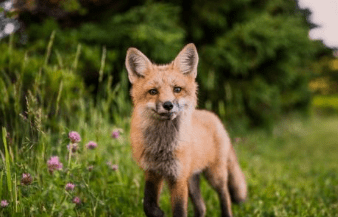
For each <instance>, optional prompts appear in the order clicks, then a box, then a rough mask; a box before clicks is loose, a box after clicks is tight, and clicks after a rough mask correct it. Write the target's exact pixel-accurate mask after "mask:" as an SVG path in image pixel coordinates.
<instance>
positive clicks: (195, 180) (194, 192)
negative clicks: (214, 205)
mask: <svg viewBox="0 0 338 217" xmlns="http://www.w3.org/2000/svg"><path fill="white" fill-rule="evenodd" d="M199 186H200V175H199V174H194V175H193V176H192V177H191V178H190V180H189V197H190V199H191V202H192V203H193V205H194V213H195V217H203V216H204V215H205V211H206V208H205V204H204V201H203V198H202V195H201V190H200V187H199Z"/></svg>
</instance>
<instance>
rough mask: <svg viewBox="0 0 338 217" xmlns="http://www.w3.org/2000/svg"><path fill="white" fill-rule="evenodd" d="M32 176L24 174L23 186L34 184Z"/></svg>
mask: <svg viewBox="0 0 338 217" xmlns="http://www.w3.org/2000/svg"><path fill="white" fill-rule="evenodd" d="M32 181H33V179H32V176H31V174H29V173H23V174H22V178H21V184H22V185H29V184H32Z"/></svg>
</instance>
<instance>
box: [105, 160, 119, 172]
mask: <svg viewBox="0 0 338 217" xmlns="http://www.w3.org/2000/svg"><path fill="white" fill-rule="evenodd" d="M106 164H107V165H108V166H109V167H110V168H111V169H112V170H114V171H115V170H118V168H119V165H117V164H112V163H111V162H110V161H107V163H106Z"/></svg>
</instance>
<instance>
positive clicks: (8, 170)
mask: <svg viewBox="0 0 338 217" xmlns="http://www.w3.org/2000/svg"><path fill="white" fill-rule="evenodd" d="M6 135H7V131H6V128H4V127H2V141H3V143H4V147H5V160H6V162H5V166H6V178H7V189H8V192H9V194H10V195H11V199H12V201H13V195H12V180H11V177H12V176H11V163H10V158H9V152H8V147H7V140H6Z"/></svg>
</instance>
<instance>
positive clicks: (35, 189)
mask: <svg viewBox="0 0 338 217" xmlns="http://www.w3.org/2000/svg"><path fill="white" fill-rule="evenodd" d="M53 37H54V36H53V35H52V36H51V40H50V43H49V44H48V46H47V48H46V52H45V56H44V58H38V57H36V56H35V55H32V54H31V53H30V52H28V51H27V52H26V51H24V50H18V49H16V48H15V47H14V46H13V44H11V42H10V43H9V45H6V44H0V47H1V48H2V49H1V50H2V51H3V52H1V55H0V93H1V97H0V118H1V119H0V123H2V126H1V127H3V128H2V131H0V132H1V137H0V140H1V141H0V151H1V159H0V200H7V201H8V202H9V206H8V207H5V208H1V207H0V216H135V217H138V216H144V214H143V208H142V198H143V188H144V179H143V173H142V171H141V170H140V169H139V168H138V167H137V166H136V163H135V162H134V161H133V160H132V157H131V148H130V142H129V128H130V127H129V122H130V119H129V114H130V110H131V108H130V104H129V103H127V102H126V101H125V98H126V97H127V94H128V92H127V89H126V82H127V76H125V78H123V79H124V80H122V81H121V82H120V84H119V85H118V86H115V87H112V85H111V84H112V83H111V82H112V79H113V78H112V77H111V76H109V73H108V72H107V71H106V70H105V68H104V66H105V55H106V50H105V49H103V51H102V58H101V59H98V60H97V61H98V62H100V61H101V66H100V68H98V69H97V70H98V72H99V74H100V76H99V83H100V86H99V89H98V93H97V95H96V96H94V99H93V98H91V97H90V96H91V95H89V94H88V93H87V90H85V88H84V86H82V85H83V83H82V81H81V77H80V76H79V74H78V73H77V71H76V65H77V64H78V62H79V61H81V46H80V45H79V46H78V48H77V49H76V50H74V51H73V53H74V54H73V55H72V56H73V57H74V58H73V60H74V61H73V62H69V63H68V61H65V59H63V58H65V57H63V56H60V55H58V53H57V52H56V51H53V49H52V47H53ZM53 55H56V56H57V57H58V62H57V63H56V64H52V63H49V61H48V60H49V58H51V57H53ZM54 57H55V56H54ZM41 60H43V61H41ZM103 77H105V78H107V79H103V80H101V79H102V78H103ZM125 114H128V115H125ZM337 126H338V118H337V117H334V116H332V117H314V118H313V119H312V120H311V121H307V122H301V121H299V120H298V119H295V118H291V119H289V118H286V119H285V120H284V121H283V122H282V123H281V124H280V125H279V126H276V127H275V129H274V131H273V135H269V136H267V135H266V133H264V132H263V131H253V132H250V133H248V134H247V135H246V137H243V138H241V140H240V142H238V143H235V144H234V146H235V149H236V151H237V153H238V157H239V160H240V163H241V165H242V168H243V170H244V173H245V175H246V177H247V182H248V185H249V199H248V201H247V202H246V203H244V204H242V205H240V206H238V205H234V206H233V212H234V215H235V216H335V215H336V213H338V200H337V195H338V175H337V169H338V161H337V156H338V149H337V147H338V129H337ZM115 128H122V129H123V131H124V133H123V134H122V135H121V136H120V138H118V139H114V138H112V137H111V132H112V130H113V129H115ZM73 130H74V131H77V132H79V133H80V135H81V137H82V141H81V142H80V143H79V150H78V152H76V153H75V154H74V155H72V156H71V158H70V159H69V156H70V155H69V152H68V150H67V145H68V144H69V139H68V133H69V132H70V131H73ZM7 133H9V134H7ZM89 141H95V142H97V144H98V147H97V148H96V149H94V150H88V149H87V148H86V147H85V145H86V143H87V142H89ZM51 156H58V157H59V158H60V161H61V162H62V163H63V169H62V170H60V171H55V172H54V173H53V174H50V173H49V171H48V167H47V161H48V160H49V159H50V157H51ZM107 162H111V163H112V164H117V165H118V170H112V169H111V167H110V166H109V165H107ZM91 165H93V170H92V171H89V170H88V166H91ZM23 173H30V174H31V176H32V178H33V182H32V183H31V184H30V185H23V184H21V177H22V174H23ZM68 182H72V183H74V184H75V185H76V187H75V190H74V191H71V192H68V191H66V190H65V185H66V184H67V183H68ZM201 187H202V194H203V197H204V200H205V202H206V206H207V215H206V216H219V214H220V209H219V202H218V198H217V195H216V193H215V192H214V191H213V190H212V189H211V188H210V186H209V185H208V184H207V183H206V181H205V180H204V179H202V183H201ZM74 197H79V198H80V199H81V201H82V202H81V204H80V205H76V204H74V203H73V202H72V200H73V198H74ZM169 201H170V195H169V192H168V189H167V187H165V188H164V190H163V194H162V197H161V200H160V204H161V208H162V209H163V210H164V211H165V212H166V214H167V216H170V202H169ZM189 216H193V213H192V206H191V204H190V205H189Z"/></svg>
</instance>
